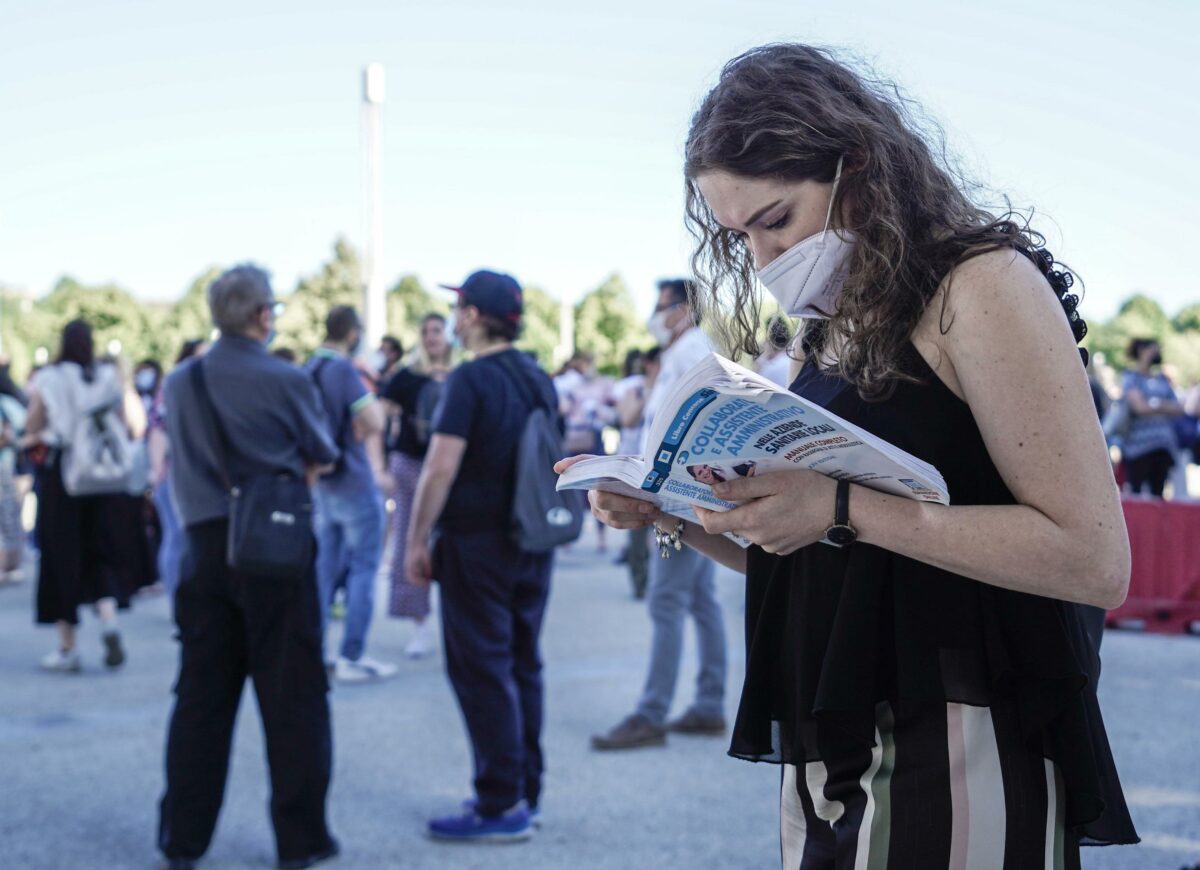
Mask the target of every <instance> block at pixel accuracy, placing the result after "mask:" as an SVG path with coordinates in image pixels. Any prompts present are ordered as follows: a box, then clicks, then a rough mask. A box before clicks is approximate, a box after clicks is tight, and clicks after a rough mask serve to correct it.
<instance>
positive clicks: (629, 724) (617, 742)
mask: <svg viewBox="0 0 1200 870" xmlns="http://www.w3.org/2000/svg"><path fill="white" fill-rule="evenodd" d="M666 742H667V730H666V729H665V728H663V727H662V726H661V725H655V724H654V723H653V722H651V721H650V720H649V719H647V718H646V717H645V716H643V715H642V714H641V713H634V714H633V715H632V716H629V717H627V718H626V719H625V720H624V721H622V722H621V723H620V724H618V725H617V726H616V727H615V728H613V729H612V730H611V731H609V732H608V733H607V734H597V735H596V736H594V737H593V738H592V749H601V750H603V749H636V748H638V747H639V746H662V745H663V744H664V743H666Z"/></svg>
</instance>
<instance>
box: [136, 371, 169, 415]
mask: <svg viewBox="0 0 1200 870" xmlns="http://www.w3.org/2000/svg"><path fill="white" fill-rule="evenodd" d="M161 385H162V365H161V364H160V363H159V362H158V360H154V359H145V360H142V361H141V362H140V363H138V364H137V369H136V370H135V371H134V373H133V387H134V389H135V390H137V394H138V395H139V396H140V397H141V399H142V404H143V405H145V406H146V408H145V410H146V413H147V414H149V413H150V406H151V405H152V404H154V398H155V397H156V396H157V395H158V388H159V387H160V386H161Z"/></svg>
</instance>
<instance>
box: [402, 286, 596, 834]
mask: <svg viewBox="0 0 1200 870" xmlns="http://www.w3.org/2000/svg"><path fill="white" fill-rule="evenodd" d="M448 289H452V290H454V291H455V292H457V293H458V305H457V307H456V308H455V311H454V335H455V336H456V337H457V338H458V339H459V340H460V341H461V342H462V344H463V346H464V347H465V348H466V350H467V351H468V352H469V353H471V354H472V355H473V356H474V358H473V359H472V360H471V361H470V362H467V363H464V364H463V365H461V366H459V367H458V368H457V369H455V370H454V371H453V372H452V373H451V374H450V377H449V378H448V379H447V381H446V386H445V389H444V390H443V393H442V398H441V403H440V405H439V406H438V410H437V413H436V414H435V415H434V424H433V432H434V434H433V438H432V440H431V441H430V444H429V451H428V453H427V454H426V456H425V463H424V466H423V467H422V470H421V477H420V480H419V481H418V483H417V493H416V497H415V499H414V503H413V514H412V520H411V522H410V525H409V531H408V539H407V543H406V553H405V568H406V570H407V574H408V578H409V581H410V582H412V583H414V584H418V585H427V584H428V583H429V582H430V580H431V579H434V578H436V579H437V581H438V583H439V584H440V586H441V593H442V597H441V605H442V606H441V611H442V633H443V638H442V640H443V645H444V647H445V650H446V672H447V675H448V676H449V678H450V684H451V686H452V687H453V689H454V693H455V695H456V696H457V698H458V703H459V706H460V707H461V708H462V712H463V718H464V719H465V720H466V724H467V731H468V734H469V736H470V739H471V746H472V748H473V750H474V752H473V757H474V759H475V794H474V795H473V796H471V797H469V798H468V799H467V800H465V801H464V802H463V804H462V806H461V807H460V808H459V809H458V811H457V812H452V813H449V814H447V815H445V816H441V817H438V818H434V819H432V820H431V821H430V822H429V833H430V835H431V836H433V837H435V838H437V839H440V840H446V841H456V842H479V841H513V840H524V839H527V838H529V837H530V836H531V835H532V833H533V827H534V825H535V824H537V823H538V821H539V820H540V814H539V811H540V797H541V790H542V768H543V764H542V746H541V732H542V702H543V688H542V662H541V656H540V653H539V649H538V642H539V635H540V634H541V628H542V617H543V615H544V614H545V609H546V600H547V596H548V595H549V592H550V572H551V568H552V567H553V561H554V552H553V548H554V547H555V546H556V545H557V544H561V543H565V542H567V541H569V540H573V539H574V538H576V537H578V535H579V530H580V527H581V526H582V522H583V516H582V507H581V505H580V503H579V501H578V500H577V499H576V498H574V497H573V496H574V493H556V491H555V481H554V475H553V472H552V470H551V468H552V466H553V463H554V462H555V461H557V458H561V455H562V426H561V421H560V420H559V418H558V410H557V406H558V399H557V396H556V395H555V392H554V386H553V384H552V383H551V382H550V378H549V377H547V376H546V374H545V373H544V372H542V371H541V370H540V369H539V368H538V367H537V365H536V363H534V362H533V361H532V360H531V359H530V358H529V357H528V356H526V355H525V354H523V353H521V352H520V351H518V350H516V349H515V348H513V344H512V343H513V340H514V339H515V338H516V337H517V334H518V332H519V330H520V325H521V315H522V312H523V310H524V302H523V296H522V292H521V287H520V285H519V284H517V282H516V280H514V279H513V278H512V276H510V275H504V274H500V273H497V272H489V271H478V272H475V273H474V274H472V275H471V276H470V277H468V278H467V280H466V281H465V282H463V284H462V286H461V287H451V288H448ZM431 538H432V539H433V542H432V543H431Z"/></svg>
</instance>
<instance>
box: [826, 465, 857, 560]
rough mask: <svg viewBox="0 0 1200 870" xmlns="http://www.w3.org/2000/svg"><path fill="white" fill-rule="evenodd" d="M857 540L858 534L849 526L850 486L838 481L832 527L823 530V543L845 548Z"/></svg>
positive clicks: (845, 482)
mask: <svg viewBox="0 0 1200 870" xmlns="http://www.w3.org/2000/svg"><path fill="white" fill-rule="evenodd" d="M857 540H858V532H856V531H855V530H854V526H852V525H850V484H849V483H848V482H847V481H844V480H839V481H838V485H837V498H836V500H835V502H834V507H833V525H832V526H830V527H829V528H827V529H826V530H825V543H827V544H833V546H835V547H845V546H846V545H848V544H853V543H854V542H855V541H857Z"/></svg>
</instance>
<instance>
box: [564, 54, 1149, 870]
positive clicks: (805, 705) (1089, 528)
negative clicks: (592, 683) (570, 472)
mask: <svg viewBox="0 0 1200 870" xmlns="http://www.w3.org/2000/svg"><path fill="white" fill-rule="evenodd" d="M910 106H911V103H909V102H908V101H905V100H902V99H901V98H899V97H898V95H897V92H896V91H895V90H894V88H893V87H892V86H891V85H890V84H889V83H887V82H879V81H875V80H872V79H869V78H867V77H864V76H863V75H861V74H859V73H858V72H856V71H855V70H852V69H851V68H849V67H848V66H847V65H845V64H844V63H842V62H840V61H839V60H838V59H837V58H836V57H834V56H833V55H832V54H830V53H829V52H826V51H822V50H818V49H814V48H810V47H808V46H804V45H770V46H764V47H761V48H757V49H754V50H752V51H749V52H747V53H746V54H744V55H742V56H741V57H738V58H736V59H735V60H733V61H732V62H730V63H729V64H728V65H727V66H726V67H725V69H724V71H723V73H722V75H721V78H720V81H719V82H718V84H717V85H716V87H715V88H713V90H712V91H711V92H710V93H709V94H708V95H707V97H706V98H705V99H704V101H703V103H702V104H701V106H700V108H699V110H698V111H697V112H696V115H695V116H694V118H693V120H692V125H691V130H690V132H689V135H688V141H687V147H686V167H685V176H686V189H687V217H688V222H689V224H690V226H691V228H692V230H693V232H694V234H695V235H696V238H697V240H698V245H697V249H696V253H695V256H694V260H693V265H694V267H695V271H696V274H697V278H698V279H699V282H700V286H701V287H702V288H703V289H702V294H703V297H704V298H702V299H698V300H696V303H697V304H698V305H701V306H704V307H707V308H709V309H710V310H712V311H714V313H719V316H711V317H706V318H705V319H704V322H705V323H708V324H712V325H713V327H714V328H715V329H718V330H720V331H721V334H720V335H719V337H720V338H722V339H724V342H725V344H726V347H727V348H728V349H731V350H733V351H735V352H737V351H742V352H746V353H749V354H752V355H753V354H756V353H757V352H758V341H757V332H758V325H759V323H760V306H761V303H762V299H761V297H760V295H759V292H758V290H757V288H756V282H755V277H756V274H757V277H758V279H759V281H761V283H762V284H763V285H764V286H765V287H766V288H767V290H768V291H769V292H770V293H771V294H772V295H773V296H774V297H775V299H776V300H777V301H778V302H779V304H780V305H781V306H782V308H783V309H784V311H785V312H787V313H788V314H790V315H792V316H793V317H798V318H801V320H802V328H801V330H800V334H799V336H798V338H797V340H796V341H795V342H794V344H793V346H792V347H791V348H790V351H789V352H790V355H791V356H792V357H793V360H794V362H793V375H794V380H793V382H792V384H791V389H792V391H793V392H795V393H798V394H799V395H801V396H803V397H805V398H807V399H809V400H810V401H814V402H816V403H817V404H820V405H821V406H823V407H825V408H827V409H829V410H830V411H832V412H833V413H835V414H837V415H839V416H840V417H842V418H845V419H846V420H849V421H850V422H852V423H855V424H856V425H859V426H861V427H862V428H864V429H867V430H868V431H870V432H872V433H873V434H875V435H878V436H879V437H881V438H884V439H886V440H887V441H889V442H891V443H892V444H894V445H896V446H898V447H900V448H902V449H903V450H906V451H908V452H909V453H911V454H913V455H915V456H917V457H919V458H920V459H923V460H925V461H926V462H929V463H930V464H932V465H934V466H935V467H936V468H937V469H938V470H939V471H940V472H941V473H942V475H943V477H944V478H945V481H946V483H947V486H948V489H949V492H950V501H951V504H950V506H948V507H947V506H942V505H936V504H927V503H922V502H919V501H913V500H909V499H904V498H899V497H895V496H891V495H887V494H884V493H881V492H877V491H875V490H872V489H868V488H866V487H862V486H857V485H848V484H846V483H845V482H840V483H839V482H838V481H836V480H833V479H832V478H829V477H825V476H823V475H821V474H818V473H815V472H813V471H808V470H795V471H774V472H762V473H759V474H757V475H755V476H753V477H738V478H730V479H728V480H725V481H723V482H719V483H717V484H716V485H715V486H714V492H715V494H716V495H717V496H718V497H720V498H723V499H726V500H728V501H733V502H736V503H737V504H738V505H739V506H738V507H737V508H736V509H734V510H731V511H728V512H725V513H712V512H708V511H698V512H697V513H698V514H699V515H700V517H701V520H702V522H703V526H700V525H695V524H683V523H680V522H679V521H677V520H675V518H674V517H669V516H659V515H658V514H657V513H656V508H655V507H654V506H653V505H649V504H646V503H644V502H639V501H636V500H633V499H628V498H623V497H621V496H618V495H614V494H611V493H604V492H599V491H593V492H591V493H590V494H589V496H590V499H591V504H592V509H593V511H594V512H595V514H596V515H597V516H598V517H599V518H600V519H601V520H602V521H604V522H605V523H607V524H608V525H610V526H613V527H615V528H639V527H645V526H648V525H650V524H651V523H655V524H657V528H658V532H659V534H660V536H662V537H665V538H670V539H673V540H682V543H683V544H685V545H687V546H690V547H694V548H695V549H697V550H700V551H702V552H704V553H706V554H707V555H709V556H711V557H712V558H714V559H717V560H719V561H721V562H722V563H724V564H725V565H727V566H729V567H731V568H733V569H735V570H737V571H740V572H744V573H745V574H746V581H747V586H746V594H747V599H746V626H747V638H746V642H747V659H746V682H745V686H744V688H743V692H742V697H741V705H740V709H739V711H738V716H737V723H736V726H735V729H734V735H733V741H732V746H731V749H730V753H731V754H732V755H734V756H736V757H739V758H745V759H751V760H755V761H770V762H776V763H779V764H781V765H782V771H783V773H782V791H781V802H782V806H781V813H780V818H781V826H782V831H781V840H782V854H783V863H784V867H786V868H788V870H793V868H797V867H800V868H804V870H812V868H836V870H842V868H851V867H931V868H932V867H956V868H964V867H966V868H974V867H1000V866H1003V867H1006V868H1007V867H1035V866H1037V867H1042V866H1044V867H1077V866H1079V846H1080V845H1081V844H1087V845H1097V844H1109V843H1133V842H1137V835H1136V833H1135V831H1134V829H1133V824H1132V822H1131V820H1130V818H1129V814H1128V811H1127V809H1126V806H1125V801H1124V798H1123V796H1122V793H1121V787H1120V783H1119V781H1118V778H1117V773H1116V769H1115V766H1114V764H1113V761H1112V756H1111V753H1110V751H1109V747H1108V741H1107V738H1106V736H1105V732H1104V726H1103V723H1102V721H1101V716H1100V709H1099V706H1098V704H1097V701H1096V678H1097V676H1098V671H1099V666H1098V661H1097V658H1096V654H1095V651H1094V648H1093V646H1092V645H1091V644H1090V643H1089V641H1088V640H1087V636H1086V633H1085V631H1084V628H1083V625H1082V623H1081V621H1080V605H1094V606H1098V607H1104V608H1112V607H1115V606H1117V605H1118V604H1120V603H1121V601H1122V600H1123V599H1124V596H1125V592H1126V588H1127V585H1128V578H1129V564H1130V557H1129V546H1128V541H1127V537H1126V532H1125V525H1124V519H1123V515H1122V512H1121V506H1120V501H1119V496H1118V492H1117V488H1116V485H1115V483H1114V481H1113V477H1112V472H1111V470H1110V466H1109V462H1108V454H1107V451H1106V448H1105V443H1104V438H1103V435H1102V433H1101V431H1100V427H1099V425H1098V424H1097V422H1096V417H1095V413H1094V412H1093V410H1092V404H1091V397H1090V393H1089V389H1088V381H1087V376H1086V374H1085V371H1084V367H1083V365H1082V364H1081V361H1080V351H1079V350H1078V348H1077V347H1076V343H1077V341H1078V340H1079V339H1080V338H1082V336H1083V333H1084V331H1085V329H1086V327H1085V326H1084V324H1083V321H1082V320H1080V319H1079V316H1078V314H1077V313H1076V312H1075V305H1076V303H1077V301H1078V300H1077V299H1076V297H1075V296H1073V295H1071V294H1069V293H1068V292H1067V291H1068V289H1069V288H1070V286H1071V283H1072V278H1071V276H1070V274H1069V273H1068V272H1066V271H1064V270H1063V269H1062V268H1061V267H1058V266H1056V264H1055V262H1054V259H1053V257H1052V256H1051V255H1050V254H1049V253H1048V252H1046V251H1045V250H1044V249H1043V248H1042V242H1043V240H1042V239H1041V237H1040V236H1038V235H1037V234H1036V233H1035V232H1033V231H1032V230H1031V229H1030V228H1029V227H1028V225H1027V224H1026V223H1025V222H1022V221H1021V220H1019V219H1018V218H1017V217H1016V216H1014V215H1012V214H1011V213H1010V214H1007V215H1001V216H997V215H995V214H993V213H991V212H989V211H987V210H985V209H984V208H983V207H981V206H980V205H979V204H977V203H975V202H974V201H973V200H972V199H971V198H970V196H969V190H970V188H969V187H968V186H967V184H966V183H965V182H964V181H963V179H962V178H961V177H960V176H959V175H958V174H957V173H956V172H955V171H954V169H953V168H952V167H950V166H948V165H947V164H946V162H945V160H944V158H943V157H942V154H943V151H942V148H941V144H940V140H939V139H938V138H937V137H936V136H932V135H931V134H930V133H929V132H928V129H927V127H926V126H923V125H920V124H918V122H917V121H916V120H915V119H914V118H913V116H912V114H911V110H910ZM569 464H570V460H567V461H566V462H565V463H564V466H565V465H569ZM725 532H735V533H737V534H738V535H741V536H743V537H745V538H747V539H749V540H750V541H752V542H753V543H754V545H755V546H752V547H750V548H749V549H748V550H743V549H741V548H740V547H738V546H737V545H736V544H735V543H733V542H732V541H730V540H729V539H727V538H725V537H723V533H725ZM672 543H673V541H672ZM665 549H666V548H664V550H665Z"/></svg>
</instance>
